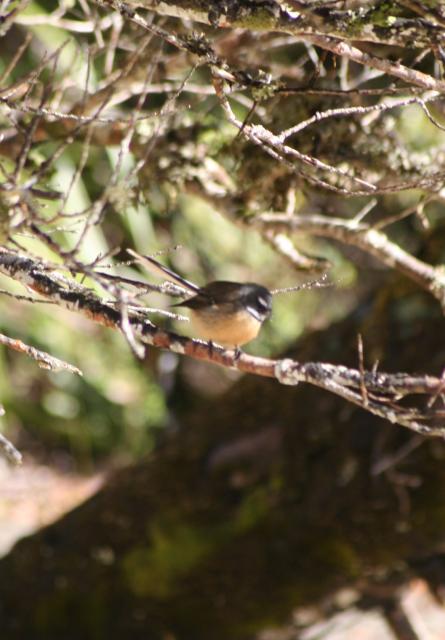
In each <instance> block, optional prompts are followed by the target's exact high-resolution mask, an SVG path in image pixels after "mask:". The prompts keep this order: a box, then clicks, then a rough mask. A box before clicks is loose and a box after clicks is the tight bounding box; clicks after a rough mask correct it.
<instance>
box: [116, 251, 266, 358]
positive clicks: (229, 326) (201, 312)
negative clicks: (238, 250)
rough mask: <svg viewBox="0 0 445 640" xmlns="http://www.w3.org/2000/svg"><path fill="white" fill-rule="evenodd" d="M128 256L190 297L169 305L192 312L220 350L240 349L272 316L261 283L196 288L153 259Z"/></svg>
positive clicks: (205, 336) (221, 283)
mask: <svg viewBox="0 0 445 640" xmlns="http://www.w3.org/2000/svg"><path fill="white" fill-rule="evenodd" d="M128 253H129V254H130V255H132V256H133V257H134V258H136V260H138V261H139V262H140V263H141V264H143V265H144V266H145V267H146V268H147V269H149V270H150V271H155V272H156V273H157V274H158V275H159V274H161V275H163V276H167V277H168V279H169V280H170V281H172V282H175V283H176V284H178V285H179V286H180V287H183V288H184V289H187V290H188V291H190V293H192V294H193V295H192V297H191V298H188V299H187V300H184V301H183V302H180V303H178V304H175V305H172V306H174V307H188V308H189V309H191V312H192V320H193V325H194V327H195V328H196V332H197V334H198V335H199V337H200V338H203V339H204V340H210V341H212V342H216V343H218V344H220V345H222V346H223V347H228V348H229V347H239V346H241V345H243V344H246V343H247V342H250V341H251V340H253V339H254V338H256V336H257V335H258V332H259V330H260V329H261V326H262V324H263V322H264V321H265V320H267V318H269V317H270V315H271V313H272V293H271V292H270V291H269V290H268V289H266V287H263V286H262V285H260V284H256V283H255V282H246V283H242V282H228V281H225V280H216V281H215V282H209V283H208V284H206V285H204V286H203V287H198V286H197V285H196V284H194V283H193V282H190V281H189V280H186V279H185V278H182V277H181V276H180V275H178V274H177V273H174V272H173V271H171V270H170V269H168V268H167V267H164V265H162V264H160V263H159V262H158V261H157V260H155V259H154V258H150V257H148V256H141V255H140V254H138V253H136V251H133V250H132V249H128Z"/></svg>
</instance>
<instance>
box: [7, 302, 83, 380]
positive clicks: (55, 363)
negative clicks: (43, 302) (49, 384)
mask: <svg viewBox="0 0 445 640" xmlns="http://www.w3.org/2000/svg"><path fill="white" fill-rule="evenodd" d="M34 302H38V301H37V300H34ZM0 344H3V345H4V346H5V347H8V348H9V349H13V350H14V351H18V352H19V353H25V354H26V355H27V356H29V357H30V358H33V359H34V360H37V364H38V365H39V367H41V368H42V369H49V370H50V371H69V372H70V373H77V375H79V376H81V375H82V372H81V370H80V369H78V368H77V367H74V366H73V365H72V364H68V362H64V361H63V360H59V358H54V356H50V355H49V353H46V351H40V350H39V349H36V348H35V347H31V346H29V345H27V344H25V343H24V342H22V341H21V340H17V339H16V338H9V337H8V336H5V335H3V334H2V333H0Z"/></svg>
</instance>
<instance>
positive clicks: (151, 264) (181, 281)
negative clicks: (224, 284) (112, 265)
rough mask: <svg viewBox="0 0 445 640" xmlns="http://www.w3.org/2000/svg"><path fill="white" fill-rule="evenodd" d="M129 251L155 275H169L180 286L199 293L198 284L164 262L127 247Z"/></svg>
mask: <svg viewBox="0 0 445 640" xmlns="http://www.w3.org/2000/svg"><path fill="white" fill-rule="evenodd" d="M127 253H129V254H130V255H131V256H133V258H135V259H136V260H137V261H138V262H140V263H141V264H142V265H143V266H144V267H145V268H146V269H147V270H148V271H150V272H151V273H153V274H154V275H156V276H161V277H165V276H167V278H168V279H169V280H170V281H171V282H174V283H176V284H178V285H179V286H180V287H184V288H185V289H188V290H189V291H193V293H198V291H199V289H200V288H199V287H198V286H197V285H196V284H194V283H193V282H190V281H189V280H186V279H185V278H182V277H181V276H180V275H178V274H177V273H175V272H174V271H171V270H170V269H168V268H167V267H164V265H163V264H161V263H160V262H158V261H157V260H155V259H154V258H151V257H149V256H142V255H141V254H139V253H137V252H136V251H133V249H127Z"/></svg>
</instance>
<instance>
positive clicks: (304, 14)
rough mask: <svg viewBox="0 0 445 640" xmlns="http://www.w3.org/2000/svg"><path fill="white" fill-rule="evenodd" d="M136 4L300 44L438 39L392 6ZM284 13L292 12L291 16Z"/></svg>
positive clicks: (433, 29) (148, 0)
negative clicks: (325, 39)
mask: <svg viewBox="0 0 445 640" xmlns="http://www.w3.org/2000/svg"><path fill="white" fill-rule="evenodd" d="M129 4H130V5H132V4H136V3H135V2H129ZM137 4H139V5H140V4H143V7H144V9H149V10H150V11H153V12H154V13H157V14H159V15H164V16H172V17H175V18H181V19H184V20H194V21H196V22H202V23H206V24H212V25H213V26H218V27H223V28H228V27H230V28H244V29H246V28H250V29H255V30H256V31H276V32H285V33H290V34H292V35H295V36H299V37H301V38H306V37H307V36H317V35H321V36H323V35H324V36H334V37H337V38H342V39H343V38H345V39H353V40H355V41H357V42H360V41H361V42H374V43H379V44H386V45H395V46H397V45H398V46H403V47H406V45H407V43H409V44H410V46H411V47H422V46H431V44H432V43H437V44H439V43H440V42H442V41H443V39H444V34H443V31H442V30H441V29H440V26H439V25H438V24H437V22H438V20H437V17H436V16H434V15H433V13H432V11H431V12H430V13H429V14H425V18H426V19H425V20H424V21H420V20H418V19H416V17H413V18H403V19H402V18H400V17H399V16H398V15H397V13H396V10H395V6H394V3H388V6H387V7H384V6H383V3H378V6H372V5H371V6H369V7H367V8H364V7H360V3H358V4H357V8H356V9H351V8H348V9H347V10H345V11H339V10H335V9H332V8H328V9H323V8H322V7H318V8H311V6H310V4H308V3H303V2H295V1H294V0H287V2H286V1H284V2H281V1H276V0H243V1H242V2H239V1H234V0H225V1H222V0H213V1H209V0H186V1H180V0H144V1H143V3H140V2H138V3H137ZM290 7H292V8H293V9H295V10H294V11H291V10H290V9H289V8H290ZM410 8H411V7H410ZM411 9H412V8H411ZM412 10H413V9H412Z"/></svg>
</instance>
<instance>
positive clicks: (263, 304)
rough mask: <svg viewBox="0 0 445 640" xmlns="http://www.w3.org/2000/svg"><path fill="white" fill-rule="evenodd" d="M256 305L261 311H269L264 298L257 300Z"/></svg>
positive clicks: (267, 302)
mask: <svg viewBox="0 0 445 640" xmlns="http://www.w3.org/2000/svg"><path fill="white" fill-rule="evenodd" d="M257 303H258V306H259V308H260V309H261V310H262V311H267V310H268V309H270V303H269V300H266V299H265V298H258V299H257Z"/></svg>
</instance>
